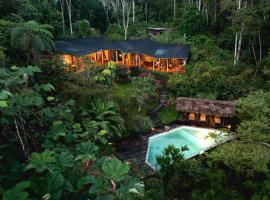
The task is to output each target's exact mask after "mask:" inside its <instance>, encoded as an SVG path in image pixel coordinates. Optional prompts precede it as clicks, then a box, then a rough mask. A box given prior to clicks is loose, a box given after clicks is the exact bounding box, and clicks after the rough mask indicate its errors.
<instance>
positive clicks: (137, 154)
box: [116, 125, 180, 167]
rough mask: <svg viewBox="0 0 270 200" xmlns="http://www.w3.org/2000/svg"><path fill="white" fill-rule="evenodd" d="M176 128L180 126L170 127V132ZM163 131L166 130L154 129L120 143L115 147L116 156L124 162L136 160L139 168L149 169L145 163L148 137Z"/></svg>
mask: <svg viewBox="0 0 270 200" xmlns="http://www.w3.org/2000/svg"><path fill="white" fill-rule="evenodd" d="M178 127H180V125H175V126H170V130H171V129H175V128H178ZM164 131H168V130H164V129H155V130H154V131H152V132H150V133H149V134H147V135H142V136H140V137H138V138H133V139H130V140H128V141H125V142H122V143H121V144H119V145H118V146H117V147H116V155H117V156H118V157H119V158H120V159H121V160H124V161H132V160H136V161H137V165H138V166H139V167H143V166H147V167H149V166H148V165H147V164H146V163H145V158H146V153H147V147H148V140H149V137H152V136H154V135H157V134H160V133H163V132H164Z"/></svg>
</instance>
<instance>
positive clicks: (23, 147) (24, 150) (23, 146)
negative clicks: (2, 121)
mask: <svg viewBox="0 0 270 200" xmlns="http://www.w3.org/2000/svg"><path fill="white" fill-rule="evenodd" d="M13 119H14V124H15V128H16V133H17V136H18V138H19V141H20V144H21V147H22V151H23V153H24V155H25V158H27V155H28V154H27V151H26V148H25V145H24V142H23V140H22V137H21V134H20V131H19V128H18V124H17V120H16V117H15V116H13Z"/></svg>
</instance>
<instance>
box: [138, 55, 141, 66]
mask: <svg viewBox="0 0 270 200" xmlns="http://www.w3.org/2000/svg"><path fill="white" fill-rule="evenodd" d="M138 58H139V59H138V61H139V68H140V69H141V57H140V54H138Z"/></svg>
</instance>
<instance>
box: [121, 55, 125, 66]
mask: <svg viewBox="0 0 270 200" xmlns="http://www.w3.org/2000/svg"><path fill="white" fill-rule="evenodd" d="M122 62H123V66H124V67H125V53H122Z"/></svg>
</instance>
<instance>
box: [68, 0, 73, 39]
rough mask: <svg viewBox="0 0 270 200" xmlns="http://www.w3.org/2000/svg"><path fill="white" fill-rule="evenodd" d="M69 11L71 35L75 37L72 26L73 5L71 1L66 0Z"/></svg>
mask: <svg viewBox="0 0 270 200" xmlns="http://www.w3.org/2000/svg"><path fill="white" fill-rule="evenodd" d="M66 4H67V9H68V18H69V28H70V35H71V36H73V26H72V17H71V16H72V12H71V11H72V10H71V9H72V4H71V0H66Z"/></svg>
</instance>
